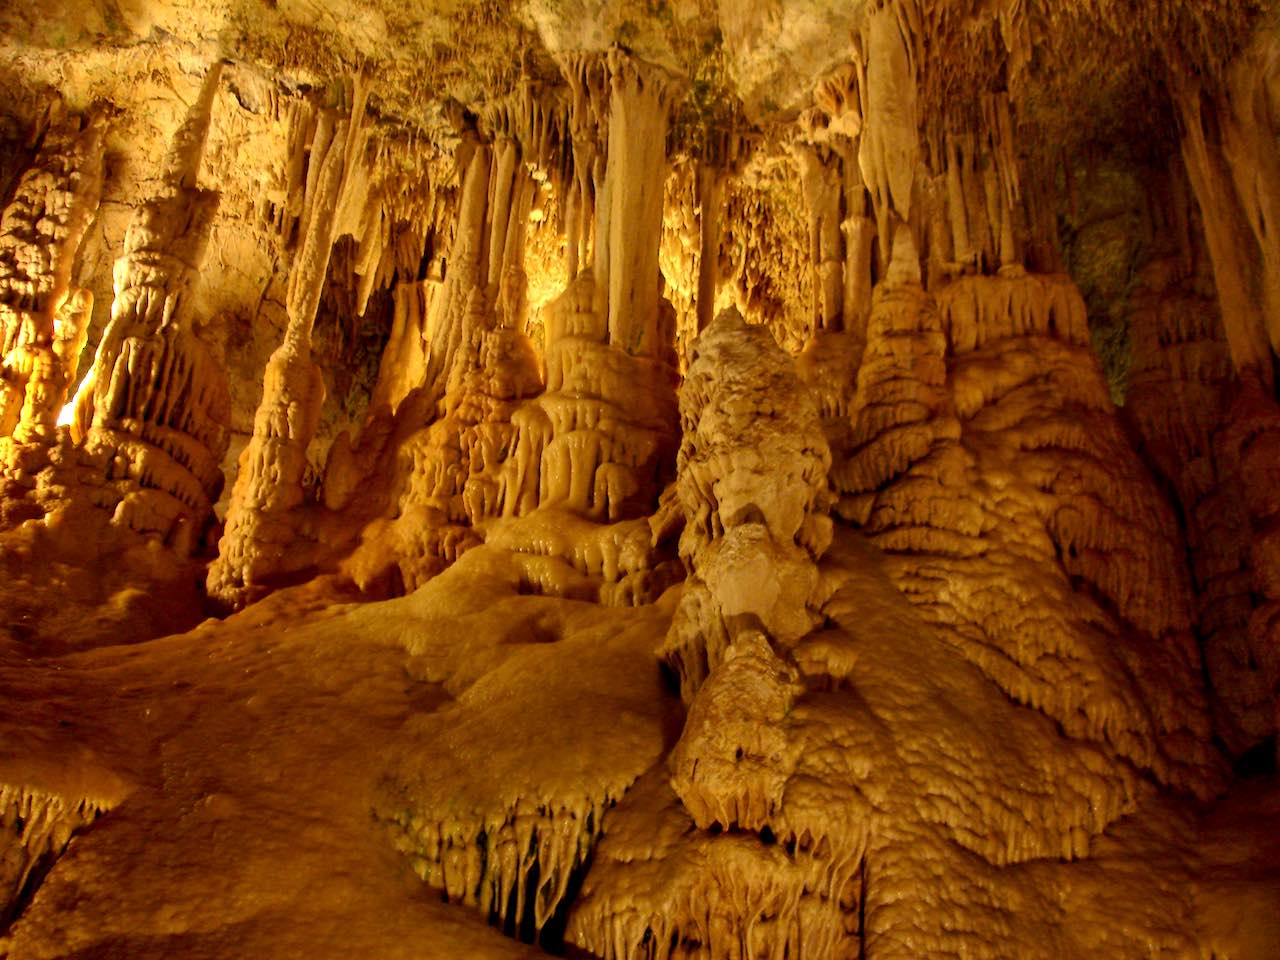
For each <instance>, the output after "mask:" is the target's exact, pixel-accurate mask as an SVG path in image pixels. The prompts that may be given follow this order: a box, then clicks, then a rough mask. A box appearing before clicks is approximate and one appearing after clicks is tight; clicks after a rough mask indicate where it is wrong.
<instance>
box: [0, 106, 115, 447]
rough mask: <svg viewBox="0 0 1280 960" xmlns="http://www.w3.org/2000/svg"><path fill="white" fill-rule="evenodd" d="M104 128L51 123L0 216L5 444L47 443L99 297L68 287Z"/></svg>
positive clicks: (96, 181)
mask: <svg viewBox="0 0 1280 960" xmlns="http://www.w3.org/2000/svg"><path fill="white" fill-rule="evenodd" d="M102 136H103V128H102V123H101V121H100V120H95V121H90V122H89V123H84V122H83V121H81V120H80V119H79V118H71V117H64V118H62V119H60V120H58V121H56V122H55V124H54V126H53V128H52V129H51V130H49V131H48V132H47V133H46V134H45V137H44V141H43V143H42V144H41V148H40V152H39V153H38V154H37V156H36V158H35V160H34V161H33V163H32V166H31V169H29V170H28V171H27V172H26V173H25V174H24V175H23V177H22V179H21V181H19V183H18V185H17V188H16V190H15V191H14V196H13V199H12V200H11V201H10V202H9V205H8V206H7V207H6V208H5V210H4V215H3V217H0V357H2V360H0V362H2V364H3V368H2V369H3V378H4V383H3V394H2V395H0V437H8V436H14V437H15V439H16V440H18V441H19V442H23V441H26V440H33V439H39V438H45V439H48V438H50V437H51V435H52V433H53V428H54V426H55V421H56V420H57V417H58V413H59V411H60V410H61V409H62V405H63V403H64V402H65V401H66V395H67V391H68V389H69V388H70V386H71V385H72V384H73V383H74V382H75V375H76V367H77V365H78V364H79V360H80V348H81V347H82V346H83V345H84V338H85V333H86V328H87V326H88V322H89V314H90V312H91V311H92V308H93V295H92V293H91V292H90V291H87V290H77V289H74V288H73V287H72V286H71V271H72V266H73V264H74V262H75V259H76V255H77V252H78V250H79V248H80V245H81V242H82V240H83V239H84V236H85V234H86V232H87V231H88V228H89V224H90V222H91V221H92V219H93V217H94V215H95V214H96V213H97V210H98V201H99V199H100V196H101V193H102V174H103V157H102V153H103V147H102Z"/></svg>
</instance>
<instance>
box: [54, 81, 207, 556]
mask: <svg viewBox="0 0 1280 960" xmlns="http://www.w3.org/2000/svg"><path fill="white" fill-rule="evenodd" d="M221 74H222V66H221V64H220V63H215V64H214V65H213V66H212V67H210V69H209V71H208V73H207V74H206V76H205V80H204V84H203V86H202V87H201V90H200V95H199V97H198V99H197V100H196V102H195V104H194V105H193V106H192V108H191V111H190V113H189V115H188V117H187V119H186V121H185V123H184V124H183V126H182V128H181V129H180V130H179V131H178V132H177V134H176V135H175V137H174V139H173V142H172V143H171V144H170V147H169V153H168V156H167V158H166V169H165V171H164V176H163V181H162V186H161V188H160V191H159V192H158V193H157V194H156V195H155V196H154V197H153V198H151V199H150V200H148V201H147V202H146V203H144V204H143V205H142V206H141V207H139V209H138V210H137V212H136V213H135V215H134V218H133V220H132V222H131V223H130V225H129V229H128V231H127V233H126V235H125V241H124V246H125V249H124V254H123V256H121V257H120V259H119V260H117V261H116V265H115V291H116V295H115V300H114V301H113V303H112V307H111V323H110V324H109V325H108V327H107V329H106V331H105V332H104V333H103V335H102V340H101V342H100V343H99V344H98V350H97V353H96V355H95V356H94V360H93V367H92V369H90V371H89V373H88V375H87V376H86V377H85V379H84V381H83V382H82V383H81V384H80V388H79V390H78V391H77V393H76V398H75V407H74V414H73V423H72V434H73V436H75V437H76V438H77V439H81V438H82V441H83V447H84V452H85V454H86V455H87V457H88V458H89V463H90V464H91V465H92V468H93V473H94V474H95V475H94V476H93V479H92V480H91V481H90V482H91V483H92V484H93V485H94V487H96V488H97V489H95V490H94V492H93V494H92V499H93V500H94V502H95V503H97V504H98V505H99V506H101V507H105V508H107V509H108V510H111V511H112V512H113V519H114V521H115V522H116V523H117V524H119V525H121V526H123V527H127V528H129V529H132V530H135V531H138V532H140V533H147V534H152V535H155V536H158V537H159V538H161V539H162V540H163V541H164V542H165V543H167V544H169V545H171V546H172V547H173V548H174V549H175V550H176V551H177V552H178V553H179V555H185V554H187V553H190V552H193V551H196V550H199V549H201V548H202V547H203V538H204V534H205V530H206V527H207V525H208V523H209V522H210V520H211V519H212V513H213V503H214V501H216V500H217V499H218V494H219V492H220V491H221V489H222V482H223V479H222V469H221V463H222V457H223V455H224V454H225V452H226V449H227V442H228V435H227V430H228V422H227V421H228V418H229V414H230V411H229V402H230V401H229V397H228V393H227V383H226V373H225V371H224V370H223V369H222V365H221V363H220V361H219V359H218V358H217V356H216V355H215V354H213V353H211V351H210V347H209V343H208V340H207V338H206V337H205V336H202V326H203V324H202V323H201V322H200V321H199V320H197V318H196V317H195V315H194V310H193V308H192V303H191V301H192V292H191V287H192V286H193V284H194V282H195V279H196V274H197V271H198V270H199V268H200V266H201V262H202V260H203V257H204V251H205V246H206V244H207V242H208V238H209V230H210V227H211V225H212V221H213V218H214V216H215V213H216V210H217V206H218V194H217V192H216V191H210V190H202V189H200V188H199V187H198V185H197V184H198V181H199V174H200V167H201V161H202V159H203V156H204V148H205V141H206V138H207V137H208V132H209V124H210V118H211V115H212V111H213V104H214V100H215V98H216V96H217V93H218V88H219V82H220V79H221Z"/></svg>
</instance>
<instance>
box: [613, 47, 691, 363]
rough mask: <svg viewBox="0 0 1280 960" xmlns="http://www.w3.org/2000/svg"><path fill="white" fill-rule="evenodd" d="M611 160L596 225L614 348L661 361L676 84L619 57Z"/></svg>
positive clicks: (615, 65) (616, 55) (656, 71)
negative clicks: (664, 237)
mask: <svg viewBox="0 0 1280 960" xmlns="http://www.w3.org/2000/svg"><path fill="white" fill-rule="evenodd" d="M608 66H609V83H610V95H609V154H608V163H607V166H606V168H605V171H606V172H605V183H604V191H603V193H604V198H605V200H604V207H603V210H602V211H601V213H602V214H603V216H600V215H599V214H598V215H597V216H598V219H597V225H596V229H597V235H598V238H599V239H598V243H599V246H600V251H598V252H597V255H596V272H595V280H596V287H597V294H598V295H604V296H605V298H606V299H605V301H604V303H605V305H606V310H605V312H606V313H607V316H608V334H609V343H610V344H611V345H613V346H617V347H621V348H622V349H624V350H626V351H627V352H628V353H631V354H637V355H648V356H657V355H660V354H661V352H662V350H663V348H664V346H665V344H664V343H663V339H662V338H661V337H660V336H659V332H660V328H659V322H658V314H659V310H658V301H659V298H660V291H659V288H658V283H659V274H658V238H659V237H660V236H661V232H662V195H663V185H664V183H665V182H666V170H667V156H666V151H667V123H668V120H669V117H670V113H671V108H672V103H673V99H674V96H675V91H676V87H675V85H674V83H673V81H672V79H671V77H670V76H669V75H668V74H667V73H666V72H665V71H663V70H661V69H660V68H657V67H653V66H650V65H648V64H644V63H642V62H640V61H638V60H636V59H634V58H632V57H630V56H628V55H627V54H625V53H624V52H622V51H621V50H612V51H610V53H609V55H608Z"/></svg>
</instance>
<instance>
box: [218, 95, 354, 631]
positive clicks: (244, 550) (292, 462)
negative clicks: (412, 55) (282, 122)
mask: <svg viewBox="0 0 1280 960" xmlns="http://www.w3.org/2000/svg"><path fill="white" fill-rule="evenodd" d="M366 96H367V90H366V88H365V86H364V85H363V82H361V81H357V83H356V85H355V99H354V102H353V103H352V105H351V110H350V112H349V114H347V115H345V116H342V115H338V114H336V113H334V112H331V111H327V110H326V111H322V112H321V113H320V115H319V117H318V118H316V121H315V126H314V130H313V132H312V134H311V150H310V156H309V159H308V163H307V171H306V191H305V195H304V197H303V208H302V217H301V222H300V224H299V247H298V250H297V253H296V255H295V257H294V262H293V264H292V267H291V270H290V273H289V285H288V293H287V301H286V304H285V306H286V310H287V312H288V317H289V321H288V327H287V329H286V331H285V337H284V342H283V343H282V344H281V345H280V346H279V347H278V348H277V349H276V351H275V352H274V353H273V354H272V355H271V359H270V361H268V363H267V370H266V376H265V379H264V381H263V387H262V401H261V403H260V404H259V406H258V412H257V414H256V415H255V417H254V424H253V439H252V440H251V441H250V443H249V445H248V446H246V447H245V449H244V452H243V453H242V454H241V456H240V463H241V467H240V473H239V476H238V477H237V479H236V487H235V490H234V491H233V492H232V496H231V506H230V508H229V509H228V511H227V521H226V530H225V532H224V533H223V535H222V540H221V542H220V543H219V544H218V559H217V560H216V561H215V562H214V564H213V565H212V566H211V567H210V568H209V579H208V589H209V594H210V596H212V597H215V598H217V599H218V600H219V601H221V602H222V603H224V604H226V605H228V606H233V607H235V606H242V605H243V604H244V603H246V602H248V601H251V600H253V599H256V598H257V597H259V596H261V595H262V594H263V593H265V592H266V591H268V590H270V589H271V586H272V583H273V579H274V578H278V577H286V578H287V577H288V576H290V575H293V574H296V572H297V571H298V570H299V569H306V567H307V566H308V560H309V559H310V558H309V557H307V556H306V555H305V553H304V554H302V555H300V556H290V554H291V553H292V550H291V547H290V543H291V541H292V540H294V538H295V537H297V536H298V531H297V530H295V529H294V526H293V523H291V522H290V517H289V516H288V515H289V513H290V512H291V511H293V510H294V509H296V508H297V507H299V506H300V505H301V504H302V503H303V501H304V499H305V497H306V493H305V491H304V489H303V473H304V471H305V470H306V466H307V447H308V445H309V444H310V443H311V440H312V439H313V438H314V437H315V433H316V427H317V423H318V419H319V416H320V408H321V405H322V404H323V402H324V383H323V380H322V379H321V375H320V369H319V367H317V366H316V364H315V362H314V360H312V357H311V332H312V328H313V326H314V323H315V317H316V310H317V309H318V307H319V304H320V294H321V289H322V286H323V284H324V280H325V274H326V273H327V272H328V269H329V258H330V256H331V254H332V251H333V245H334V242H335V241H336V240H337V238H338V237H339V236H340V235H341V233H342V232H343V227H344V223H343V214H344V213H346V212H347V210H349V209H350V208H352V207H356V208H358V204H355V203H353V197H354V196H355V195H357V194H358V191H359V185H360V183H361V180H362V177H363V176H364V174H363V164H364V162H365V148H366V129H365V119H364V110H365V103H366V100H365V98H366ZM303 116H304V117H305V114H304V115H303ZM302 122H307V121H306V120H305V119H303V121H302Z"/></svg>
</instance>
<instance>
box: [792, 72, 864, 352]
mask: <svg viewBox="0 0 1280 960" xmlns="http://www.w3.org/2000/svg"><path fill="white" fill-rule="evenodd" d="M865 90H866V64H865V62H863V61H862V60H860V59H859V60H858V61H856V62H854V63H848V64H845V65H844V66H842V67H840V68H839V69H837V70H835V71H833V72H832V73H831V74H829V75H828V76H826V77H824V78H823V80H822V81H821V82H820V83H819V84H818V87H817V88H816V90H815V91H814V103H815V105H814V107H813V108H812V109H810V110H809V111H807V112H806V113H805V114H804V116H803V117H802V118H801V125H800V128H801V135H800V136H799V137H798V138H797V139H796V141H794V142H793V144H792V152H793V154H794V156H795V159H796V165H797V168H798V170H799V173H800V184H801V188H802V190H803V194H804V200H805V207H806V208H807V211H808V215H809V262H810V265H811V269H812V271H813V308H812V309H813V331H814V333H815V334H816V333H820V332H827V333H835V332H848V333H850V334H852V335H853V336H854V337H855V338H856V339H858V340H860V341H861V340H865V339H866V325H867V316H868V314H869V313H870V310H871V287H872V284H873V282H874V276H873V271H874V270H875V262H874V261H875V256H874V253H875V251H874V246H875V244H874V241H875V236H876V229H877V228H876V224H875V221H874V219H873V217H872V216H871V215H870V208H869V207H868V201H869V199H870V198H869V196H868V191H867V186H866V183H865V182H864V180H863V173H862V167H861V165H860V162H859V159H858V155H859V152H860V147H861V141H862V135H863V126H864V121H863V118H864V116H865V112H866V104H865V102H864V97H865V94H864V91H865Z"/></svg>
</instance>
